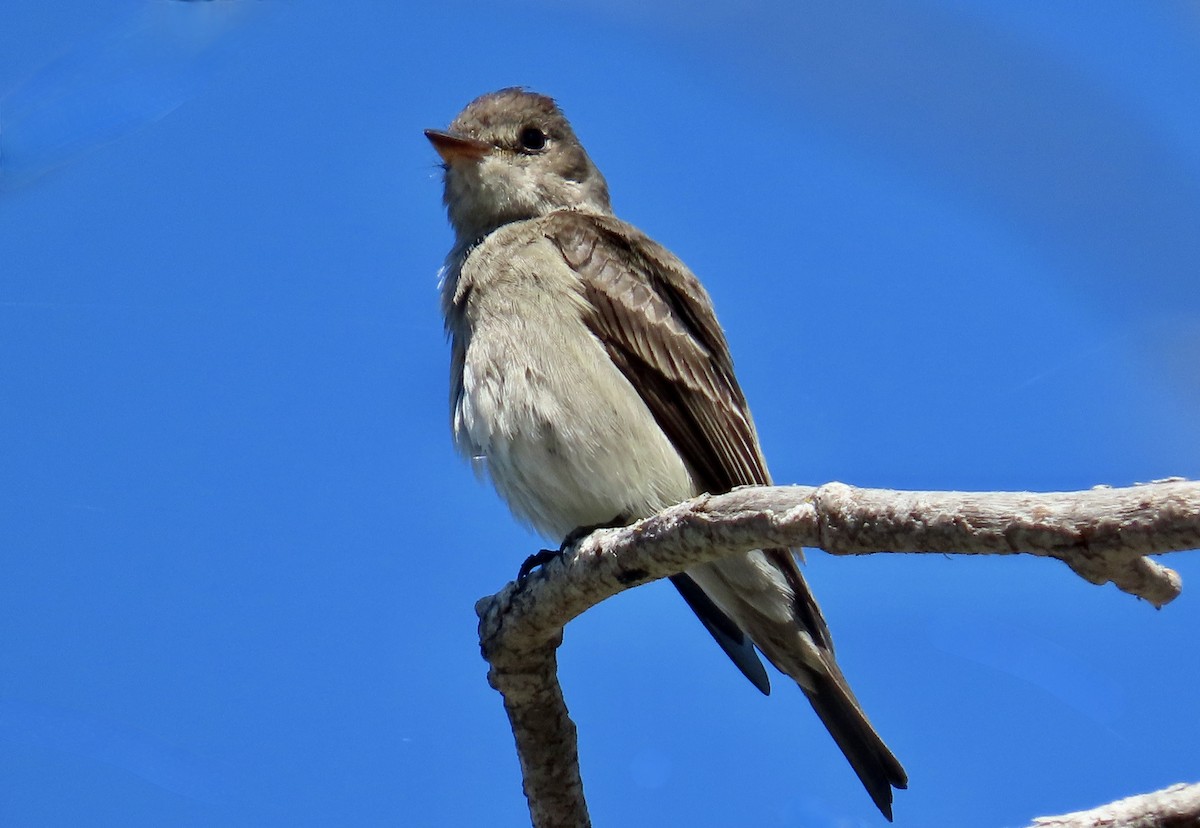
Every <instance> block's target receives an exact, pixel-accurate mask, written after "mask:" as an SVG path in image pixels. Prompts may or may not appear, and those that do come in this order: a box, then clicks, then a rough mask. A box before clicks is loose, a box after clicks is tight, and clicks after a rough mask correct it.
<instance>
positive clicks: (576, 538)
mask: <svg viewBox="0 0 1200 828" xmlns="http://www.w3.org/2000/svg"><path fill="white" fill-rule="evenodd" d="M628 522H629V521H628V520H626V519H625V518H623V517H621V516H619V515H618V516H617V517H615V518H613V519H612V520H610V521H608V522H607V523H597V524H595V525H594V526H576V527H575V528H574V529H572V530H571V531H570V532H568V533H567V536H566V537H565V538H563V542H562V543H561V544H559V546H558V549H540V550H538V551H537V552H535V553H534V554H532V555H530V556H529V557H528V558H526V559H525V563H523V564H521V568H520V569H519V570H517V583H518V584H523V583H525V579H526V578H528V577H529V575H530V573H531V572H533V570H535V569H537V568H538V567H542V566H545V565H546V564H548V563H550V562H551V561H552V560H554V559H555V558H561V557H562V556H563V555H564V554H565V553H566V551H567V550H568V549H570V548H571V547H572V546H574V545H575V544H577V543H579V542H580V541H581V540H583V539H584V538H586V537H587V536H588V535H590V534H592V532H595V531H596V530H597V529H612V528H615V527H617V526H624V525H625V524H627V523H628Z"/></svg>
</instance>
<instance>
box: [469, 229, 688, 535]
mask: <svg viewBox="0 0 1200 828" xmlns="http://www.w3.org/2000/svg"><path fill="white" fill-rule="evenodd" d="M501 232H503V231H501ZM493 235H498V234H493ZM515 236H516V237H515V238H513V237H511V236H510V237H508V238H501V239H497V240H495V242H496V243H493V240H492V239H489V240H488V241H485V242H484V243H483V244H482V245H480V246H479V247H478V248H476V249H475V251H473V252H472V253H471V254H470V255H469V256H468V257H467V259H466V260H465V261H464V263H463V265H462V269H461V274H460V275H459V281H460V284H459V285H458V287H457V289H456V290H457V293H458V295H460V296H462V297H463V298H464V301H463V303H462V304H461V305H460V306H459V307H458V308H456V309H455V311H453V312H454V313H456V314H457V319H450V320H449V324H448V327H449V329H450V331H451V335H452V337H453V338H454V340H455V342H454V343H453V346H454V347H455V348H456V349H457V350H458V352H459V353H460V354H461V377H460V378H458V379H457V380H456V382H458V383H459V388H458V389H456V393H454V394H453V399H454V401H455V402H454V410H453V417H452V420H453V429H454V438H455V441H456V443H457V445H458V447H459V449H460V451H462V453H463V454H465V455H467V456H468V457H470V458H472V459H473V460H474V461H475V463H476V464H477V465H478V466H479V467H480V468H482V469H483V470H485V471H486V472H487V474H488V476H489V477H490V478H491V479H492V481H493V483H494V484H495V487H496V489H497V491H498V492H499V493H500V495H501V496H502V497H503V498H504V499H505V500H506V501H507V502H508V505H509V507H510V508H511V509H512V510H513V512H514V513H515V514H516V515H517V516H518V517H520V518H522V519H523V520H525V521H526V522H528V523H530V524H531V525H533V526H534V527H535V528H536V529H538V530H539V531H541V532H543V533H544V534H546V535H547V536H549V537H550V538H553V539H556V540H558V539H561V538H562V537H563V536H565V535H566V534H567V533H569V532H570V531H571V530H573V529H575V528H577V527H580V526H592V525H596V524H601V523H608V522H610V521H612V520H614V519H622V520H630V521H631V520H635V519H637V518H640V517H645V516H648V515H650V514H653V513H654V512H657V511H659V510H660V509H662V508H665V507H666V506H669V505H671V504H673V503H676V502H678V501H680V500H684V499H686V498H688V497H690V496H692V495H694V494H696V493H697V492H696V489H695V486H694V484H693V481H692V477H691V475H690V474H689V472H688V469H687V468H686V466H685V464H684V462H683V460H682V459H681V458H680V456H679V453H678V452H677V451H676V449H675V447H674V446H673V445H672V444H671V442H670V440H669V439H668V438H667V436H666V435H665V434H664V432H663V431H662V429H661V428H659V426H658V423H657V422H656V421H655V419H654V416H653V415H652V414H651V412H650V409H649V408H648V407H647V406H646V404H645V403H644V402H643V400H642V398H641V396H640V395H639V394H638V392H637V390H636V389H635V388H634V387H633V386H632V385H631V384H630V383H629V381H628V380H627V379H626V378H625V376H624V375H623V374H622V373H621V372H620V371H619V370H618V369H617V367H616V366H615V365H614V364H613V363H612V361H611V360H610V359H609V356H608V353H607V351H606V350H605V347H604V344H603V343H602V342H600V341H599V340H598V339H597V338H596V336H595V335H594V334H593V333H592V331H591V330H590V329H589V328H588V326H587V325H586V324H585V321H584V314H585V313H586V312H587V306H586V303H585V302H584V300H583V299H582V293H581V291H580V285H579V279H578V275H577V274H575V272H574V271H573V270H571V269H570V268H569V267H568V266H567V265H566V263H565V262H564V261H563V259H562V256H561V254H560V253H559V252H558V250H557V248H555V247H554V246H553V245H551V244H550V243H549V242H548V241H547V240H545V239H543V238H541V237H540V236H536V235H535V236H534V237H532V238H524V237H522V236H521V234H515ZM539 239H540V241H539Z"/></svg>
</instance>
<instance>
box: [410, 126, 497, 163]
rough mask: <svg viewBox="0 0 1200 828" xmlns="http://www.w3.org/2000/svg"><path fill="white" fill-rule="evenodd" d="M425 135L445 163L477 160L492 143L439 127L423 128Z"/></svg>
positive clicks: (485, 153) (489, 150) (490, 148)
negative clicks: (445, 130)
mask: <svg viewBox="0 0 1200 828" xmlns="http://www.w3.org/2000/svg"><path fill="white" fill-rule="evenodd" d="M425 137H426V138H428V139H429V143H431V144H433V148H434V149H435V150H437V154H438V155H440V156H442V160H443V161H445V162H446V163H447V164H453V163H455V162H456V161H478V160H479V159H480V158H483V156H485V155H487V154H488V153H489V152H491V151H492V145H491V144H489V143H488V142H487V141H478V140H476V139H474V138H468V137H467V136H465V135H459V134H457V133H454V132H444V131H442V130H440V129H427V130H425Z"/></svg>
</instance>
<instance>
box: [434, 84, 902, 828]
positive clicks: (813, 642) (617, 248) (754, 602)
mask: <svg viewBox="0 0 1200 828" xmlns="http://www.w3.org/2000/svg"><path fill="white" fill-rule="evenodd" d="M425 134H426V136H427V137H428V138H429V140H430V141H431V142H432V143H433V146H434V148H435V149H436V150H437V152H438V154H439V155H440V156H441V157H442V160H443V161H444V162H445V164H444V167H445V203H446V208H447V211H448V213H449V216H450V223H451V224H452V225H453V226H454V231H455V234H456V240H455V244H454V247H453V248H452V249H451V251H450V254H449V255H448V256H447V258H446V264H445V269H444V273H443V282H442V287H441V290H442V310H443V312H444V314H445V318H446V329H447V331H448V333H449V336H450V340H451V369H450V401H451V420H452V427H453V432H454V440H455V443H456V445H457V446H458V448H459V450H460V451H461V452H462V453H463V454H464V455H466V456H467V457H469V458H471V459H472V460H473V461H475V462H476V463H477V464H480V465H482V467H483V468H484V469H485V470H486V471H487V473H488V475H489V476H490V477H491V479H492V482H493V483H494V484H495V487H496V489H497V491H498V492H499V493H500V495H501V496H502V497H503V498H504V499H505V500H506V501H507V502H508V505H509V507H510V508H511V509H512V511H513V512H514V513H515V514H516V515H517V516H518V517H519V518H521V519H522V520H524V521H526V522H528V523H530V524H532V525H533V526H534V527H535V528H536V529H538V530H539V531H540V532H543V533H545V534H546V535H548V536H549V537H551V538H554V539H556V540H562V539H563V538H564V537H566V536H568V535H569V534H571V533H572V532H574V531H575V530H577V529H581V528H585V527H593V526H600V525H621V524H625V523H630V522H633V521H635V520H637V519H639V518H643V517H647V516H649V515H652V514H654V513H656V512H658V511H660V510H662V509H664V508H666V507H667V506H670V505H672V504H674V503H678V502H680V501H683V500H686V499H688V498H690V497H693V496H695V495H698V494H700V493H702V492H713V493H718V492H725V491H728V490H730V489H732V488H733V487H735V486H741V485H748V484H769V483H770V482H771V476H770V474H768V472H767V464H766V461H765V460H764V459H763V455H762V451H761V449H760V448H759V445H758V437H757V434H756V433H755V430H754V423H753V421H752V420H751V419H750V409H749V408H748V406H747V405H746V399H745V397H744V396H743V395H742V391H741V388H739V386H738V382H737V379H736V378H735V377H734V374H733V362H732V360H731V358H730V355H729V348H728V346H727V345H726V343H725V336H724V334H723V333H722V332H721V328H720V326H719V325H718V324H717V319H716V316H715V314H714V312H713V307H712V302H711V301H710V300H709V297H708V294H707V293H706V292H705V291H704V288H703V287H701V285H700V282H699V281H698V280H697V279H696V277H695V276H693V275H692V273H691V271H689V270H688V269H687V268H686V267H685V266H684V265H683V263H682V262H680V261H679V259H677V258H676V257H675V256H674V255H672V253H671V252H670V251H669V250H667V249H666V248H664V247H663V246H661V245H659V244H657V243H656V242H654V241H653V240H651V239H650V238H649V237H647V236H646V235H645V234H644V233H642V232H641V231H640V230H638V229H637V228H636V227H632V226H631V225H628V224H626V223H625V222H623V221H621V220H620V219H618V218H616V217H615V216H614V215H613V212H612V208H611V206H610V204H609V198H608V186H607V185H606V184H605V181H604V177H603V176H602V175H601V174H600V171H599V170H597V169H596V167H595V165H594V164H593V163H592V161H591V159H590V158H589V157H588V155H587V153H586V152H585V151H584V149H583V146H582V145H581V144H580V143H579V140H578V139H577V138H576V137H575V133H574V132H573V131H572V129H571V126H570V124H568V123H567V120H566V118H564V117H563V115H562V113H561V112H560V111H559V110H558V107H557V106H556V105H555V104H554V101H553V100H551V99H550V98H547V97H545V96H543V95H537V94H533V93H531V92H527V91H524V90H521V89H502V90H500V91H499V92H493V93H491V94H488V95H484V96H482V97H480V98H477V99H475V100H474V101H472V102H471V103H470V104H469V105H468V106H467V108H466V109H464V110H463V111H462V112H461V113H460V114H459V116H458V117H457V118H455V120H454V122H453V123H452V124H451V125H450V129H449V130H448V131H438V130H427V131H426V133H425ZM671 580H672V582H673V583H674V584H675V586H676V587H677V588H678V589H679V591H680V593H681V594H682V595H683V597H684V599H685V600H686V601H687V602H688V604H689V605H690V606H691V608H692V609H693V610H694V611H695V612H696V614H697V615H698V616H699V617H700V620H701V621H702V622H703V623H704V626H705V627H706V628H707V629H708V631H709V632H710V633H711V634H712V636H713V637H714V638H715V639H716V640H717V642H718V643H719V644H720V645H721V647H722V648H723V649H724V650H725V652H726V653H727V654H728V655H729V656H730V658H732V659H733V661H734V663H735V664H736V665H737V666H738V668H739V669H740V670H741V671H742V672H743V673H744V674H745V675H746V677H747V678H749V679H750V681H751V682H753V683H754V685H755V686H756V687H758V689H759V690H761V691H762V692H764V693H767V692H769V690H770V685H769V684H768V679H767V674H766V671H765V670H764V669H763V666H762V663H761V662H760V661H759V659H758V656H757V655H756V653H755V648H757V649H758V650H759V651H761V652H762V654H763V655H765V656H766V657H767V659H768V660H769V661H770V662H771V663H772V664H774V665H775V666H776V667H778V668H779V669H780V670H781V671H782V672H784V673H786V674H787V675H788V676H790V677H792V678H793V679H795V681H796V683H797V684H799V685H800V688H801V689H802V690H803V691H804V694H805V695H806V696H807V697H808V700H809V701H810V702H811V703H812V706H813V708H814V709H815V710H816V712H817V715H818V716H820V717H821V721H822V722H824V724H825V727H826V728H828V730H829V732H830V734H832V736H833V738H834V740H835V741H836V742H837V744H838V746H839V747H840V748H841V749H842V752H843V753H845V755H846V758H847V759H849V760H850V764H851V766H852V767H853V768H854V771H855V773H857V774H858V777H859V778H860V779H861V780H862V782H863V785H865V786H866V789H867V791H868V792H869V793H870V795H871V798H872V799H873V800H874V802H875V804H876V805H877V806H878V807H879V809H880V810H881V811H882V812H883V814H884V815H885V816H886V817H887V818H888V819H889V820H890V819H891V818H892V788H893V787H896V788H903V787H905V786H906V784H907V778H906V776H905V773H904V769H903V768H902V767H901V766H900V763H899V762H898V761H897V760H896V757H894V756H893V755H892V753H891V751H890V750H888V748H887V746H886V745H885V744H884V743H883V740H882V739H880V738H879V736H878V735H877V734H876V733H875V730H874V729H873V728H872V727H871V724H870V722H869V721H867V717H866V715H865V714H864V713H863V711H862V708H861V707H860V706H859V704H858V701H857V700H856V699H855V698H854V694H853V693H852V692H851V691H850V687H849V685H848V684H847V683H846V680H845V678H844V677H843V676H842V673H841V670H840V669H839V668H838V665H837V662H836V661H835V660H834V654H833V643H832V641H831V640H830V637H829V630H828V628H827V627H826V625H825V619H824V618H823V617H822V616H821V610H820V609H819V608H818V607H817V604H816V602H815V601H814V600H813V597H812V594H811V593H810V592H809V590H808V586H807V584H805V582H804V578H803V576H802V575H801V574H800V570H799V567H798V566H797V564H796V559H795V557H794V556H793V554H792V552H791V550H788V549H763V550H756V551H753V552H749V553H746V554H744V555H735V556H732V557H727V558H724V559H722V560H719V561H717V562H714V563H711V564H706V565H705V566H700V567H696V568H694V569H691V570H689V571H688V572H687V573H686V574H680V575H677V576H675V577H674V578H672V579H671Z"/></svg>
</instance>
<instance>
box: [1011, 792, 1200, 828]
mask: <svg viewBox="0 0 1200 828" xmlns="http://www.w3.org/2000/svg"><path fill="white" fill-rule="evenodd" d="M1197 825H1200V784H1195V785H1182V784H1181V785H1172V786H1171V787H1169V788H1164V789H1162V790H1161V791H1155V792H1154V793H1148V794H1142V795H1140V796H1131V797H1129V798H1128V799H1121V800H1118V801H1117V802H1110V803H1109V804H1108V805H1102V806H1100V807H1099V808H1093V809H1092V810H1090V811H1076V812H1075V813H1073V814H1063V815H1062V816H1053V817H1038V818H1037V819H1035V820H1034V821H1033V825H1032V826H1030V828H1195V826H1197Z"/></svg>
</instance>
